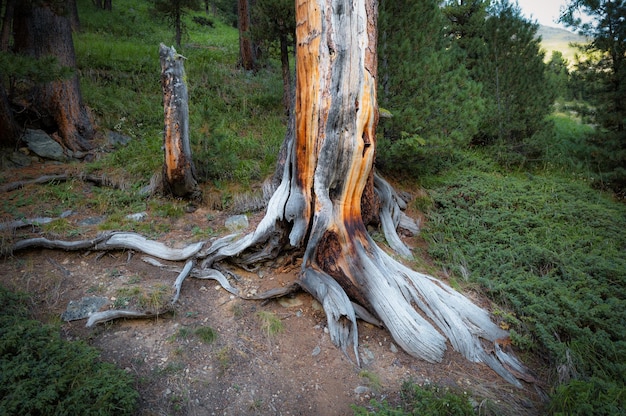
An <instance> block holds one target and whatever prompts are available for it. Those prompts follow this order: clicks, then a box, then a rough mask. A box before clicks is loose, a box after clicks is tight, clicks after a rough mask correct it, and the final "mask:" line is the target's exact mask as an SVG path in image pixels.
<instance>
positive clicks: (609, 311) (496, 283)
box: [425, 168, 626, 405]
mask: <svg viewBox="0 0 626 416" xmlns="http://www.w3.org/2000/svg"><path fill="white" fill-rule="evenodd" d="M432 186H433V189H432V191H431V196H432V198H433V200H434V201H435V209H434V210H432V211H431V213H430V214H429V222H428V224H429V227H428V229H427V230H425V235H426V236H427V239H428V241H429V253H430V254H431V255H432V256H433V257H434V258H435V259H436V260H438V261H439V262H440V264H441V265H442V266H444V267H446V268H447V269H448V270H454V269H455V268H457V269H459V265H460V264H461V265H463V266H464V267H465V268H466V270H467V271H469V279H470V280H471V281H474V282H479V283H480V284H481V285H482V286H483V287H484V288H485V290H486V292H487V293H488V294H489V295H490V296H491V297H492V298H493V299H494V300H496V301H498V302H500V303H502V304H504V305H507V307H509V308H511V309H512V310H513V311H514V312H515V315H516V316H517V318H518V319H519V321H520V324H519V325H515V324H514V329H515V330H516V332H517V334H518V335H520V336H522V337H525V336H526V335H528V336H529V338H526V339H527V340H529V339H530V340H532V341H534V345H533V346H532V350H534V351H537V352H543V351H545V352H547V356H548V357H549V359H550V361H551V362H552V364H553V366H554V368H559V370H560V372H559V375H560V377H561V379H562V380H567V379H570V378H571V379H577V380H590V379H592V378H597V379H599V380H603V381H604V382H605V383H606V385H607V386H609V387H610V388H609V390H610V391H621V389H623V386H624V383H625V382H626V379H625V375H626V364H625V363H626V331H625V327H624V325H623V322H624V321H625V320H626V298H625V297H624V293H626V258H625V257H624V249H625V247H626V234H625V233H624V232H623V230H624V229H626V208H625V207H624V205H622V204H620V203H617V202H615V201H613V200H611V199H610V198H608V197H607V196H604V195H602V194H599V193H598V192H597V191H594V190H593V189H591V188H589V186H588V185H587V184H585V183H584V182H581V181H579V180H575V179H574V180H573V179H572V178H571V177H560V176H558V175H556V174H554V175H552V176H550V177H548V176H535V175H531V174H529V173H525V174H510V173H509V174H506V173H503V174H497V173H495V174H494V173H493V172H486V171H482V170H479V169H476V168H465V169H457V170H455V171H451V172H449V173H448V174H446V175H442V176H441V177H438V178H435V179H434V182H433V183H432ZM527 345H528V344H527ZM615 389H617V390H615ZM565 391H567V390H565ZM589 397H592V395H590V396H589ZM590 404H591V405H594V403H590Z"/></svg>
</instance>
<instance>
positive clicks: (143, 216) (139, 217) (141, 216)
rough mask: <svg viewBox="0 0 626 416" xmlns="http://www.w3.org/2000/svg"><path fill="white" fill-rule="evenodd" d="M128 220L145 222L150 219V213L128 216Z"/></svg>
mask: <svg viewBox="0 0 626 416" xmlns="http://www.w3.org/2000/svg"><path fill="white" fill-rule="evenodd" d="M126 218H127V219H129V220H132V221H143V220H145V219H146V218H148V213H147V212H145V211H144V212H137V213H135V214H128V215H127V216H126Z"/></svg>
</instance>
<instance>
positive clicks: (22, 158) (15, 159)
mask: <svg viewBox="0 0 626 416" xmlns="http://www.w3.org/2000/svg"><path fill="white" fill-rule="evenodd" d="M7 162H8V163H9V164H10V166H12V167H16V168H23V167H26V166H30V164H31V163H32V162H33V161H32V159H31V158H30V156H28V155H25V154H24V153H22V152H13V153H11V154H9V155H8V157H7Z"/></svg>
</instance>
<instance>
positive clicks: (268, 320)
mask: <svg viewBox="0 0 626 416" xmlns="http://www.w3.org/2000/svg"><path fill="white" fill-rule="evenodd" d="M256 315H257V317H258V318H259V322H260V323H261V329H262V330H263V332H265V334H266V335H267V336H268V337H273V336H275V335H277V334H278V333H280V332H283V330H284V329H285V327H284V326H283V321H281V320H280V318H279V317H278V316H276V314H275V313H273V312H267V311H259V312H257V314H256Z"/></svg>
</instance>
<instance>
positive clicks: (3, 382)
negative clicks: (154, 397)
mask: <svg viewBox="0 0 626 416" xmlns="http://www.w3.org/2000/svg"><path fill="white" fill-rule="evenodd" d="M25 300H26V298H25V297H24V296H23V295H18V294H14V293H12V292H10V291H8V290H6V289H5V288H2V287H0V414H3V415H28V414H30V415H113V414H115V415H130V414H133V412H134V410H135V407H136V403H137V399H138V397H139V394H138V393H137V391H136V390H135V389H134V387H133V383H134V380H133V378H132V377H131V376H130V375H128V374H127V373H125V372H124V371H122V370H120V369H118V368H116V367H115V366H114V365H112V364H109V363H104V362H101V361H99V358H98V356H99V353H98V351H97V350H95V349H94V348H92V347H89V346H88V345H86V344H85V343H84V342H67V341H64V340H62V339H61V337H60V335H59V328H58V327H56V326H53V325H46V324H42V323H40V322H38V321H35V320H33V319H30V318H29V314H28V310H27V309H26V307H25V306H24V304H25Z"/></svg>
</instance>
